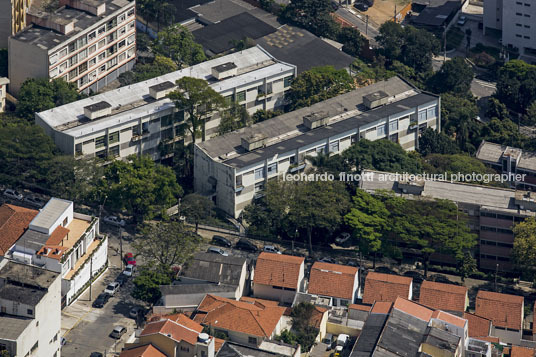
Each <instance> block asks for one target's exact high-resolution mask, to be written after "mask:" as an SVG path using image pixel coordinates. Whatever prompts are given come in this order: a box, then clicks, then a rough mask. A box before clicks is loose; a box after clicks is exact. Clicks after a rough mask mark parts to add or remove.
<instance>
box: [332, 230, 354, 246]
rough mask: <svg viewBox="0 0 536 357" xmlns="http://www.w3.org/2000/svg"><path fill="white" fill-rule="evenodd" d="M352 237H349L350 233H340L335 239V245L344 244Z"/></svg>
mask: <svg viewBox="0 0 536 357" xmlns="http://www.w3.org/2000/svg"><path fill="white" fill-rule="evenodd" d="M351 237H352V236H351V235H350V233H347V232H342V233H341V234H339V236H338V237H337V238H335V243H337V244H339V245H341V244H344V243H346V242H347V241H348V240H349V239H350V238H351Z"/></svg>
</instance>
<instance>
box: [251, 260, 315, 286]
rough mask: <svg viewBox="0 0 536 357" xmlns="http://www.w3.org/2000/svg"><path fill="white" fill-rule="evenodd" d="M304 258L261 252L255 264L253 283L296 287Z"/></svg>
mask: <svg viewBox="0 0 536 357" xmlns="http://www.w3.org/2000/svg"><path fill="white" fill-rule="evenodd" d="M304 261H305V258H303V257H295V256H293V255H285V254H275V253H266V252H262V253H261V254H259V256H258V258H257V264H256V266H255V277H254V278H253V282H254V283H255V284H262V285H272V286H279V287H284V288H289V289H298V283H299V281H298V280H299V276H300V270H301V269H300V268H301V266H302V265H303V262H304Z"/></svg>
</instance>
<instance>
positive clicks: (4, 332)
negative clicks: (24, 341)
mask: <svg viewBox="0 0 536 357" xmlns="http://www.w3.org/2000/svg"><path fill="white" fill-rule="evenodd" d="M32 321H33V319H30V318H26V317H19V316H11V315H4V314H0V339H5V340H11V341H16V340H17V339H18V338H19V336H20V335H21V333H22V332H23V331H24V330H26V327H28V325H29V324H30V323H31V322H32Z"/></svg>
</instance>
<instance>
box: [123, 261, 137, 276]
mask: <svg viewBox="0 0 536 357" xmlns="http://www.w3.org/2000/svg"><path fill="white" fill-rule="evenodd" d="M134 269H135V267H134V265H132V264H129V265H127V267H126V268H125V270H124V271H123V274H125V275H126V276H132V273H134Z"/></svg>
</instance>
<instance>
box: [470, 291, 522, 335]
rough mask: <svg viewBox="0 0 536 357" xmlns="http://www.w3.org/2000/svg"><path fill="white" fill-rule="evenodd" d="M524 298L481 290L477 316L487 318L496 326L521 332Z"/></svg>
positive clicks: (477, 301) (478, 296)
mask: <svg viewBox="0 0 536 357" xmlns="http://www.w3.org/2000/svg"><path fill="white" fill-rule="evenodd" d="M523 301H524V299H523V296H517V295H510V294H500V293H494V292H490V291H483V290H479V291H478V294H477V295H476V304H475V315H478V316H482V317H485V318H487V319H490V320H491V321H492V322H493V325H494V326H498V327H503V328H509V329H512V330H520V329H521V328H522V323H523Z"/></svg>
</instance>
